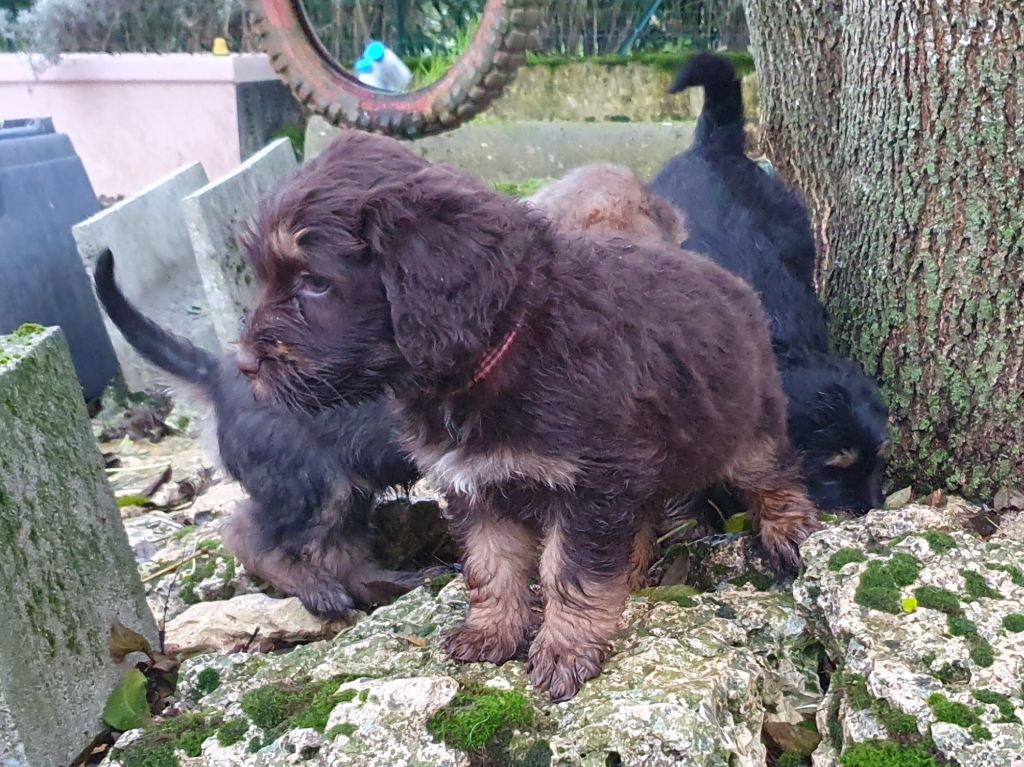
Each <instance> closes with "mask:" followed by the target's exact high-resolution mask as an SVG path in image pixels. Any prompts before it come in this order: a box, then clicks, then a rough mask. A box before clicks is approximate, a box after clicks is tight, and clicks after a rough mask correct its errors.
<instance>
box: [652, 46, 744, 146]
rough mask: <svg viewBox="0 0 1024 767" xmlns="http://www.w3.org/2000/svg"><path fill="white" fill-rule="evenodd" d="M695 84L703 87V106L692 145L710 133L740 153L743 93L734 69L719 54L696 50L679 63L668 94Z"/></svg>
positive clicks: (707, 138) (742, 134)
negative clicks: (691, 55) (695, 53)
mask: <svg viewBox="0 0 1024 767" xmlns="http://www.w3.org/2000/svg"><path fill="white" fill-rule="evenodd" d="M698 85H699V86H702V87H703V88H704V108H703V109H702V110H701V113H700V117H699V118H698V120H697V131H696V133H695V134H694V137H693V144H694V146H695V147H697V146H700V145H701V144H704V143H706V142H707V141H708V140H709V139H710V138H711V136H712V135H714V137H715V141H716V143H718V142H725V144H726V145H727V146H728V147H729V148H730V149H732V150H734V151H735V152H737V153H739V154H742V153H743V150H744V146H745V143H746V137H745V135H744V133H743V92H742V90H741V88H740V80H739V78H738V77H737V76H736V68H735V67H734V66H733V65H732V62H731V61H729V60H728V59H727V58H725V57H723V56H716V55H715V54H713V53H698V54H697V55H696V56H694V57H693V58H691V59H690V60H689V61H687V62H686V63H685V64H683V66H682V68H681V69H680V70H679V73H678V74H677V75H676V79H675V82H673V83H672V87H671V88H669V93H679V92H680V91H683V90H686V89H687V88H693V87H695V86H698Z"/></svg>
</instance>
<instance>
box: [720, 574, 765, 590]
mask: <svg viewBox="0 0 1024 767" xmlns="http://www.w3.org/2000/svg"><path fill="white" fill-rule="evenodd" d="M729 583H731V584H732V585H733V586H736V587H737V588H742V587H743V586H747V585H750V586H753V587H754V588H755V589H756V590H757V591H768V590H769V589H771V587H772V586H774V585H775V578H773V577H772V576H771V575H769V574H768V573H758V572H751V573H745V574H744V575H741V576H740V577H738V578H732V579H731V580H730V581H729Z"/></svg>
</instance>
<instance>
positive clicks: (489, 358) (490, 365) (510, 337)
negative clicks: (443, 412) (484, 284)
mask: <svg viewBox="0 0 1024 767" xmlns="http://www.w3.org/2000/svg"><path fill="white" fill-rule="evenodd" d="M522 326H523V321H522V319H520V320H519V321H518V322H516V324H515V327H513V328H512V329H511V330H510V331H509V332H508V333H506V334H505V337H504V338H503V339H502V340H501V343H500V344H498V345H497V346H495V347H493V348H492V349H491V350H490V351H488V352H487V354H485V355H484V356H483V357H482V358H481V359H480V362H479V363H477V366H476V371H475V372H474V373H473V378H472V379H471V380H470V382H469V383H468V384H466V385H465V386H464V387H462V389H460V390H459V391H458V392H457V393H458V394H465V393H466V392H468V391H469V390H470V389H472V388H473V387H474V386H476V385H477V384H478V383H480V382H481V381H483V380H484V379H486V378H487V376H489V375H490V374H491V373H493V372H494V370H495V368H497V367H498V365H500V364H501V361H502V360H503V359H504V358H505V355H506V354H508V350H509V349H511V348H512V344H514V343H515V340H516V337H517V336H518V335H519V331H520V329H521V328H522Z"/></svg>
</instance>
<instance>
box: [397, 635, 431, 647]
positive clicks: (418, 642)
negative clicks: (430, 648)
mask: <svg viewBox="0 0 1024 767" xmlns="http://www.w3.org/2000/svg"><path fill="white" fill-rule="evenodd" d="M395 636H397V637H398V638H399V639H404V640H405V641H406V642H408V643H409V644H411V645H412V646H413V647H426V646H427V643H426V642H425V641H424V640H422V639H420V638H419V637H414V636H411V635H410V634H395Z"/></svg>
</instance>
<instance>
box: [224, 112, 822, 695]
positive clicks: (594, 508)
mask: <svg viewBox="0 0 1024 767" xmlns="http://www.w3.org/2000/svg"><path fill="white" fill-rule="evenodd" d="M279 232H290V233H292V239H293V240H294V243H295V245H296V247H295V248H291V249H289V251H288V252H283V251H280V250H278V249H276V248H275V247H274V242H275V239H277V240H280V239H281V237H280V236H278V237H276V238H275V237H272V236H271V235H272V233H279ZM255 234H256V237H255V238H254V241H253V245H252V247H251V248H250V249H249V252H248V257H249V259H250V261H251V263H252V264H253V267H254V270H255V271H256V273H257V275H258V276H259V278H260V279H261V280H262V282H263V283H264V288H263V294H262V297H261V301H260V304H259V305H258V307H257V308H256V310H255V311H254V312H253V315H252V319H251V322H250V323H249V326H248V329H247V331H246V333H245V334H244V336H243V338H242V341H241V343H242V347H243V349H244V354H245V355H246V356H247V360H246V369H247V371H248V372H249V373H250V375H251V377H252V383H253V388H254V390H255V391H256V392H258V393H259V395H260V396H273V397H276V398H278V399H280V400H283V401H286V402H290V403H292V404H294V405H299V406H302V407H305V408H318V407H330V406H334V405H336V404H337V403H339V402H342V401H352V400H359V399H362V398H367V397H373V396H377V395H378V394H379V393H380V392H381V391H383V390H391V391H393V392H394V394H395V397H396V401H397V403H398V406H399V410H400V415H401V420H402V424H403V427H404V433H405V442H406V445H407V447H408V449H409V450H410V452H411V454H412V455H413V457H414V458H415V460H416V461H417V463H418V464H419V466H420V467H421V469H422V470H423V471H425V472H428V473H429V474H430V475H432V476H433V478H434V480H435V481H436V482H438V483H439V484H440V485H441V486H442V488H443V489H444V490H445V492H446V493H447V494H448V496H449V499H450V506H449V514H450V516H451V523H452V528H453V531H454V533H455V535H456V537H457V538H458V539H459V540H460V541H461V542H462V544H463V546H464V547H465V560H466V570H467V573H466V574H467V584H468V586H469V589H470V602H471V604H472V605H473V606H472V607H471V608H470V612H469V616H468V618H467V621H466V623H465V624H464V625H463V626H461V627H460V628H458V629H456V630H455V631H454V632H453V633H452V635H451V637H450V638H449V642H448V647H449V650H450V651H451V652H452V653H453V654H454V655H455V656H456V657H458V658H460V659H462V660H489V661H493V662H502V661H504V660H507V659H508V658H510V657H512V656H513V654H514V651H515V648H516V647H517V646H518V645H519V644H520V643H521V642H524V641H525V640H526V639H527V637H528V632H529V623H530V621H529V620H528V619H527V618H526V617H525V615H526V613H525V610H524V609H523V607H522V599H523V590H524V589H525V585H526V583H525V579H526V577H527V576H526V574H527V573H528V572H531V571H532V566H531V567H527V564H526V562H527V559H528V558H532V557H534V556H536V555H537V554H538V553H539V563H538V572H539V574H540V580H541V584H542V586H543V590H544V597H545V607H544V624H543V626H542V627H541V629H540V631H539V632H538V634H537V636H536V638H535V639H534V640H533V642H532V644H531V646H530V660H529V665H528V672H529V676H530V679H531V680H532V682H533V684H534V685H535V686H536V687H537V688H538V689H540V690H544V691H546V692H548V694H549V695H550V697H551V698H552V699H553V700H566V699H568V698H571V697H572V696H573V695H575V694H576V692H577V691H578V690H579V689H580V687H581V686H582V685H583V683H584V682H585V681H586V680H587V679H589V678H591V677H593V676H595V675H596V674H597V673H599V671H600V667H601V663H602V662H603V660H604V658H605V656H606V655H607V653H608V647H609V643H610V640H611V638H612V636H613V634H614V631H615V628H616V625H617V622H618V618H619V616H620V615H621V612H622V609H623V606H624V602H625V596H626V593H627V581H628V579H629V572H630V559H631V554H632V552H633V551H634V545H633V544H634V540H635V539H636V538H637V536H638V535H639V534H640V533H641V532H642V531H643V530H644V529H645V526H648V525H650V524H651V519H650V518H649V514H650V510H651V509H655V508H662V507H663V506H664V503H665V501H666V499H668V498H670V497H675V496H679V495H687V494H690V493H692V492H696V491H698V490H700V489H702V488H705V487H707V486H709V485H712V484H714V483H716V482H722V481H727V482H732V483H735V484H739V485H741V486H742V488H743V492H744V494H745V495H746V496H747V498H748V500H750V501H751V507H752V509H753V510H754V512H755V513H754V515H753V516H754V523H755V525H759V527H760V531H761V536H762V538H763V540H764V542H765V544H766V545H767V546H768V550H769V552H770V554H771V555H772V556H773V557H774V559H775V560H776V561H777V562H778V563H779V564H783V565H788V566H790V567H793V566H795V565H796V564H797V550H798V549H797V547H798V545H799V544H800V542H801V541H802V540H803V539H804V538H805V537H806V536H807V535H808V534H810V532H811V531H812V530H813V529H814V527H815V525H816V519H815V511H814V508H813V506H812V505H811V503H810V502H809V501H808V500H807V498H806V496H805V495H804V492H803V489H802V487H801V485H800V483H799V481H798V479H797V472H796V469H795V456H794V453H793V451H792V450H791V448H790V446H789V442H788V440H787V437H786V432H785V403H784V400H783V395H782V391H781V388H780V383H779V377H778V373H777V371H776V369H775V360H774V357H773V356H772V349H771V343H770V340H769V337H768V329H767V321H766V319H765V316H764V313H763V311H762V310H761V308H760V305H759V302H758V300H757V296H756V295H755V294H754V293H753V292H752V291H751V290H750V288H748V287H747V286H746V285H745V284H744V283H743V282H742V281H741V280H739V279H738V278H736V277H733V276H732V275H730V274H729V273H728V272H726V271H725V270H723V269H721V268H720V267H718V266H715V265H714V264H713V263H712V262H711V261H708V260H706V259H704V258H701V257H699V256H695V255H692V254H686V255H683V256H681V255H680V251H679V249H678V248H677V247H674V246H672V245H668V244H662V243H655V242H653V241H651V240H644V241H633V240H629V239H627V238H623V237H616V236H611V237H609V236H603V235H596V234H595V235H588V236H582V235H562V234H558V233H556V232H555V231H553V230H552V228H551V227H550V224H549V223H548V222H547V221H546V220H545V219H544V218H543V216H541V215H539V214H538V213H537V212H536V211H534V210H532V209H531V208H530V207H529V206H527V205H524V204H522V203H519V202H515V201H513V200H510V199H508V198H505V197H502V196H500V195H498V194H496V193H494V192H492V191H491V190H489V189H487V188H486V187H484V186H483V185H482V184H480V183H479V182H477V181H476V180H474V179H472V178H470V177H468V176H466V175H463V174H461V173H458V172H456V171H453V170H451V169H448V168H444V167H441V166H432V165H430V164H429V163H427V162H426V161H425V160H423V159H421V158H419V157H417V156H415V155H413V154H411V153H410V152H409V151H407V150H406V149H404V148H402V146H401V145H400V144H398V143H397V142H396V141H393V140H391V139H388V138H384V137H380V136H373V135H369V134H363V133H359V132H354V131H348V132H344V133H343V134H342V135H341V137H340V138H339V139H338V140H337V141H336V142H335V143H334V144H333V145H331V146H330V147H329V148H328V149H327V150H326V151H325V152H324V154H323V155H321V156H320V157H319V158H317V159H316V160H314V161H313V162H312V163H310V164H309V165H307V166H306V167H305V168H303V169H302V170H301V171H300V172H299V173H298V174H297V175H296V176H295V177H294V178H293V179H292V180H291V182H290V183H288V184H286V185H285V186H284V187H283V188H282V189H281V190H280V192H279V193H278V194H277V195H276V196H275V197H274V198H273V199H272V200H270V201H269V202H268V204H267V205H266V207H265V208H264V209H263V210H262V212H261V215H260V217H259V220H258V221H257V224H256V227H255ZM499 349H502V350H504V351H503V352H502V353H501V354H500V355H499V357H498V359H497V361H496V362H495V364H494V365H493V366H492V367H491V368H490V369H489V370H488V374H487V375H486V376H484V377H482V378H481V376H480V370H481V364H482V361H483V360H484V359H485V358H486V359H490V360H491V361H494V354H495V352H496V350H499ZM248 355H252V357H253V358H254V359H255V360H256V361H257V364H255V365H251V364H249V361H248ZM534 539H536V540H537V541H538V549H533V548H532V546H531V544H530V543H529V542H530V541H532V540H534ZM538 550H539V551H538ZM499 554H500V555H499ZM497 584H501V586H500V588H498V585H497ZM481 610H483V613H481V612H480V611H481ZM499 615H500V616H501V619H500V620H499V618H498V617H496V616H499Z"/></svg>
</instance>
